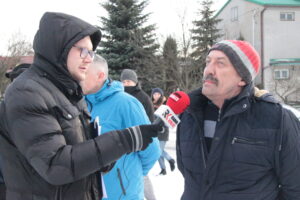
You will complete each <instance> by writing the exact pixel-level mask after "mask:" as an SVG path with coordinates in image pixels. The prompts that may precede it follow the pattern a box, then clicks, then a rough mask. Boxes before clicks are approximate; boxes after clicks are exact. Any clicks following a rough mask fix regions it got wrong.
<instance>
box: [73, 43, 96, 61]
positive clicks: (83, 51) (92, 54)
mask: <svg viewBox="0 0 300 200" xmlns="http://www.w3.org/2000/svg"><path fill="white" fill-rule="evenodd" d="M73 47H75V48H77V49H79V50H80V58H82V59H85V58H86V57H87V56H88V55H90V57H91V58H92V59H94V57H95V52H94V51H90V50H88V49H87V48H85V47H79V46H76V45H73Z"/></svg>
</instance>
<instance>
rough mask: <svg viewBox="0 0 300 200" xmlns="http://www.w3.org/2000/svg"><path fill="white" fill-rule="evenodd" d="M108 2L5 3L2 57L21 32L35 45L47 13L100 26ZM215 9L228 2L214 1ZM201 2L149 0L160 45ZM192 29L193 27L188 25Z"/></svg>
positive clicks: (0, 40)
mask: <svg viewBox="0 0 300 200" xmlns="http://www.w3.org/2000/svg"><path fill="white" fill-rule="evenodd" d="M100 2H105V0H88V1H84V0H40V1H37V0H7V1H2V2H1V10H0V25H1V28H0V55H4V54H5V53H6V51H7V44H8V40H9V39H11V38H12V35H14V34H17V33H21V35H23V36H24V37H25V38H26V39H27V40H28V41H29V42H31V43H32V40H33V37H34V34H35V33H36V31H37V29H38V23H39V20H40V18H41V17H42V15H43V13H45V12H46V11H54V12H64V13H67V14H71V15H75V16H77V17H79V18H81V19H83V20H85V21H87V22H89V23H91V24H94V25H100V22H99V16H105V10H103V8H102V7H101V6H100V5H99V3H100ZM214 2H215V9H218V8H220V7H221V6H222V5H223V4H224V3H225V2H226V0H214ZM200 6H201V5H200V2H199V0H149V5H148V6H147V8H146V10H145V12H147V13H149V12H151V13H152V15H151V16H150V18H149V23H155V24H156V25H157V31H156V33H157V37H158V40H159V42H162V41H164V39H165V38H166V37H167V36H168V35H172V36H174V37H177V38H178V37H180V33H181V32H180V31H181V29H180V16H183V15H184V12H186V18H187V20H186V22H191V21H192V20H194V19H195V17H196V16H197V15H196V14H197V11H198V10H199V9H200ZM188 26H189V27H190V26H191V25H190V24H188Z"/></svg>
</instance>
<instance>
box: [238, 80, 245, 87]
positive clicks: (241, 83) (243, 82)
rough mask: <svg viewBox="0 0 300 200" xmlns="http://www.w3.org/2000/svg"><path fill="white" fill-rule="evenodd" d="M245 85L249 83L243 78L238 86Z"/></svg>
mask: <svg viewBox="0 0 300 200" xmlns="http://www.w3.org/2000/svg"><path fill="white" fill-rule="evenodd" d="M245 85H247V83H246V82H245V81H243V80H241V81H240V82H239V83H238V86H240V87H244V86H245Z"/></svg>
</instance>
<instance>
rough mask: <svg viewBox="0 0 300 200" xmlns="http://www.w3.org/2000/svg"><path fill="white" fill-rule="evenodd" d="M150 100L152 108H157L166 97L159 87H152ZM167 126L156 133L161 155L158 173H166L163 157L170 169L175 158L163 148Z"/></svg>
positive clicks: (167, 132) (167, 136) (167, 135)
mask: <svg viewBox="0 0 300 200" xmlns="http://www.w3.org/2000/svg"><path fill="white" fill-rule="evenodd" d="M151 100H152V103H153V106H154V109H155V110H157V109H158V108H159V107H160V106H161V105H163V104H165V103H166V100H167V99H166V97H165V96H164V92H163V90H162V89H161V88H153V89H152V92H151ZM169 133H170V132H169V128H167V127H166V128H165V131H164V132H162V133H159V134H158V140H159V146H160V149H161V151H162V152H161V156H160V158H159V160H158V163H159V166H160V168H161V171H160V173H159V174H160V175H166V174H167V169H166V165H165V159H166V160H167V161H168V162H169V164H170V169H171V171H174V169H175V160H174V159H173V158H172V157H171V155H170V154H168V152H167V151H166V150H165V147H166V144H167V141H169Z"/></svg>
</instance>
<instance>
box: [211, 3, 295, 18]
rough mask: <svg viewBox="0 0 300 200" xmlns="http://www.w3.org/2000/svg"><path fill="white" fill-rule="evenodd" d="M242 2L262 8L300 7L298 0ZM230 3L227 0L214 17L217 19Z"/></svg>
mask: <svg viewBox="0 0 300 200" xmlns="http://www.w3.org/2000/svg"><path fill="white" fill-rule="evenodd" d="M244 1H248V2H251V3H255V4H259V5H262V6H297V7H298V6H300V0H244ZM230 2H231V0H227V2H226V3H225V4H224V5H223V6H222V7H221V8H220V9H219V10H218V12H217V13H216V14H215V17H217V16H218V15H219V14H220V13H221V12H222V11H223V10H224V8H225V7H226V6H227V5H228V4H229V3H230Z"/></svg>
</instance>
